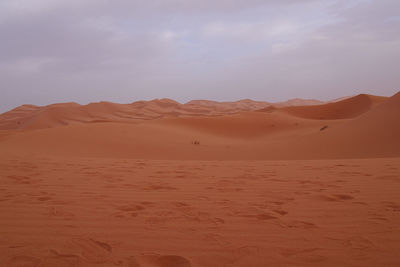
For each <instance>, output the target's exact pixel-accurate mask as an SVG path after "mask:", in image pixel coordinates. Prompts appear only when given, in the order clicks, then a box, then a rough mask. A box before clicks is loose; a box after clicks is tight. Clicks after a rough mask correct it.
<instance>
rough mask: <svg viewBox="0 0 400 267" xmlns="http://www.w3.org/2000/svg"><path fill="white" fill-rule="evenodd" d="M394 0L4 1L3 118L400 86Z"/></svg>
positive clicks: (0, 15) (386, 91) (399, 20)
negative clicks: (63, 108) (30, 109)
mask: <svg viewBox="0 0 400 267" xmlns="http://www.w3.org/2000/svg"><path fill="white" fill-rule="evenodd" d="M399 11H400V1H398V0H327V1H325V0H280V1H276V0H191V1H190V0H57V1H55V0H1V1H0V112H5V111H7V110H9V109H11V108H14V107H16V106H19V105H22V104H35V105H46V104H51V103H57V102H78V103H81V104H86V103H89V102H97V101H113V102H118V103H130V102H134V101H138V100H148V99H154V98H164V97H166V98H172V99H175V100H177V101H179V102H181V103H184V102H187V101H189V100H192V99H211V100H217V101H232V100H239V99H245V98H250V99H254V100H261V101H271V102H276V101H283V100H287V99H291V98H296V97H300V98H314V99H320V100H329V99H335V98H338V97H342V96H349V95H355V94H359V93H369V94H375V95H387V96H390V95H393V94H395V93H396V92H398V91H399V90H400V71H399V70H400V12H399Z"/></svg>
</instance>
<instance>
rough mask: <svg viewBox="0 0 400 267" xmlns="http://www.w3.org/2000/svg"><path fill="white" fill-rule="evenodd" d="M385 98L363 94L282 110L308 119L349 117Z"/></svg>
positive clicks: (357, 114)
mask: <svg viewBox="0 0 400 267" xmlns="http://www.w3.org/2000/svg"><path fill="white" fill-rule="evenodd" d="M385 99H386V97H379V96H372V95H365V94H361V95H357V96H354V97H351V98H347V99H344V100H341V101H338V102H333V103H327V104H322V105H310V106H291V107H284V108H281V109H280V111H282V112H286V113H288V114H290V115H292V116H296V117H300V118H306V119H319V120H337V119H349V118H355V117H357V116H359V115H361V114H363V113H365V112H367V111H368V110H370V109H371V108H373V107H374V106H375V105H377V104H379V103H381V102H383V101H384V100H385ZM261 111H262V110H261ZM267 111H268V108H267Z"/></svg>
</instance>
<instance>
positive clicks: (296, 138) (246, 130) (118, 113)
mask: <svg viewBox="0 0 400 267" xmlns="http://www.w3.org/2000/svg"><path fill="white" fill-rule="evenodd" d="M288 103H289V102H288ZM296 103H298V101H297V102H296ZM307 103H308V104H318V105H312V106H290V104H287V105H271V104H270V103H267V102H256V101H251V100H243V101H238V102H226V103H218V102H213V101H206V100H199V101H191V102H189V103H187V104H180V103H177V102H175V101H173V100H169V99H161V100H154V101H141V102H135V103H132V104H126V105H121V104H114V103H108V102H101V103H94V104H89V105H86V106H82V105H79V104H76V103H64V104H55V105H50V106H46V107H37V106H32V105H24V106H21V107H19V108H16V109H14V110H12V111H10V112H7V113H4V114H1V115H0V179H1V180H0V181H1V184H2V186H1V187H0V214H1V220H0V248H1V249H0V266H7V267H8V266H25V267H50V266H128V267H140V266H142V267H174V266H177V267H184V266H399V265H400V258H399V257H398V255H397V254H398V253H397V251H398V250H399V249H400V231H399V230H398V225H399V224H400V196H399V189H400V187H399V182H400V138H399V136H400V123H399V122H400V93H398V94H396V95H394V96H393V97H391V98H382V97H376V96H370V95H359V96H355V97H351V98H346V99H344V100H341V101H337V102H333V103H327V104H319V103H315V102H307ZM288 105H289V106H288Z"/></svg>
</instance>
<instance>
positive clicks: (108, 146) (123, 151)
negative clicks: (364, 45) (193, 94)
mask: <svg viewBox="0 0 400 267" xmlns="http://www.w3.org/2000/svg"><path fill="white" fill-rule="evenodd" d="M302 104H303V105H302ZM304 104H307V105H304ZM399 122H400V93H397V94H396V95H394V96H392V97H390V98H387V97H380V96H373V95H366V94H361V95H357V96H353V97H350V98H345V99H343V100H339V101H335V102H330V103H324V104H321V102H319V101H316V100H315V101H314V100H304V101H302V100H300V99H295V100H291V101H287V102H285V103H278V104H273V103H268V102H260V101H253V100H241V101H236V102H215V101H208V100H194V101H190V102H188V103H186V104H180V103H178V102H176V101H173V100H170V99H156V100H152V101H139V102H134V103H131V104H115V103H110V102H99V103H91V104H88V105H79V104H76V103H62V104H53V105H49V106H44V107H38V106H33V105H23V106H20V107H18V108H15V109H13V110H11V111H9V112H6V113H4V114H1V115H0V130H1V131H0V149H1V150H2V151H3V152H4V153H7V152H10V153H12V152H15V151H20V152H23V153H33V154H40V153H46V154H54V155H59V156H91V157H130V158H150V159H168V158H175V159H314V158H347V157H359V158H364V157H386V156H390V157H394V156H400V141H399V139H400V138H398V136H400V126H399V125H400V123H399ZM194 140H196V141H198V142H199V143H200V145H198V146H196V147H194V146H193V141H194Z"/></svg>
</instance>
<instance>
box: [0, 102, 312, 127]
mask: <svg viewBox="0 0 400 267" xmlns="http://www.w3.org/2000/svg"><path fill="white" fill-rule="evenodd" d="M307 104H310V105H311V104H315V101H309V100H301V99H296V100H291V101H288V102H285V103H284V104H279V105H284V106H294V105H307ZM268 106H271V103H268V102H262V101H254V100H250V99H244V100H239V101H235V102H217V101H209V100H193V101H190V102H188V103H185V104H180V103H178V102H176V101H174V100H171V99H167V98H163V99H155V100H151V101H137V102H133V103H131V104H117V103H112V102H98V103H90V104H88V105H79V104H77V103H60V104H52V105H48V106H43V107H39V106H34V105H23V106H20V107H17V108H15V109H13V110H11V111H9V112H6V113H4V114H1V115H0V130H12V129H42V128H52V127H59V126H64V125H70V124H77V123H78V124H79V123H92V122H137V121H141V120H152V119H159V118H166V117H193V116H221V115H229V114H235V113H238V112H245V111H254V110H259V109H262V108H265V107H268Z"/></svg>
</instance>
